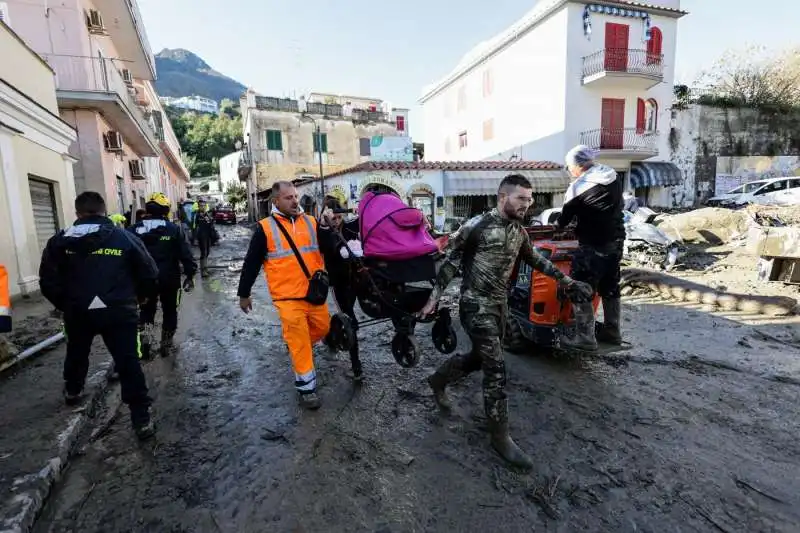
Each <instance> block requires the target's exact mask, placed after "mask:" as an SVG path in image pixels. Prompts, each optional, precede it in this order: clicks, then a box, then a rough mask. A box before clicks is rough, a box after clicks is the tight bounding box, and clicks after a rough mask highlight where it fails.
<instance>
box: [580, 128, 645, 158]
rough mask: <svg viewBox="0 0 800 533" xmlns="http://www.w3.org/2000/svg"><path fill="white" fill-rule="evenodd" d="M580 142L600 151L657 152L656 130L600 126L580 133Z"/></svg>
mask: <svg viewBox="0 0 800 533" xmlns="http://www.w3.org/2000/svg"><path fill="white" fill-rule="evenodd" d="M581 144H585V145H586V146H588V147H590V148H594V149H595V150H600V151H606V150H608V151H617V152H636V153H644V154H657V153H658V132H652V131H643V130H640V129H638V128H600V129H597V130H589V131H584V132H582V133H581Z"/></svg>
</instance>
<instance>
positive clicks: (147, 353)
mask: <svg viewBox="0 0 800 533" xmlns="http://www.w3.org/2000/svg"><path fill="white" fill-rule="evenodd" d="M154 328H155V325H154V324H141V325H139V343H140V344H139V357H140V358H141V359H142V360H144V361H152V360H153V352H152V346H153V329H154Z"/></svg>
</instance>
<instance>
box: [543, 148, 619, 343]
mask: <svg viewBox="0 0 800 533" xmlns="http://www.w3.org/2000/svg"><path fill="white" fill-rule="evenodd" d="M594 158H595V153H594V151H593V150H592V149H591V148H588V147H586V146H583V145H579V146H576V147H575V148H573V149H572V150H570V152H569V153H568V154H567V157H566V163H567V168H568V169H569V171H570V173H571V174H572V176H573V178H575V180H574V181H573V182H572V184H570V186H569V189H567V193H566V195H565V197H564V207H563V208H562V209H561V216H560V217H559V219H558V222H557V225H558V226H561V227H564V226H567V225H569V224H570V223H572V222H573V221H574V220H577V224H576V226H575V235H576V236H577V237H578V244H579V245H580V247H579V248H578V251H577V252H576V253H575V255H574V256H573V258H572V271H571V273H570V276H571V277H572V278H573V279H575V280H578V281H584V282H586V283H589V284H590V285H591V286H592V288H593V289H594V290H595V291H596V292H597V293H598V294H599V295H600V297H601V298H602V299H603V316H604V322H603V328H602V329H601V330H600V331H598V333H597V337H595V325H594V309H593V307H592V302H591V300H588V301H585V302H573V306H574V310H575V323H576V329H577V335H576V336H575V337H574V338H572V339H562V341H561V343H562V345H563V346H565V347H571V348H576V349H580V350H588V351H593V350H597V341H598V340H600V341H603V342H608V343H611V344H617V345H619V344H622V335H621V333H620V329H619V324H620V312H621V310H620V288H619V282H620V262H621V261H622V250H623V246H624V242H625V223H624V221H623V217H622V208H623V205H624V200H623V197H622V195H623V186H624V184H623V183H622V180H621V179H619V177H618V176H617V173H616V171H615V170H614V169H613V168H611V167H609V166H606V165H603V164H600V163H597V162H596V161H595V160H594Z"/></svg>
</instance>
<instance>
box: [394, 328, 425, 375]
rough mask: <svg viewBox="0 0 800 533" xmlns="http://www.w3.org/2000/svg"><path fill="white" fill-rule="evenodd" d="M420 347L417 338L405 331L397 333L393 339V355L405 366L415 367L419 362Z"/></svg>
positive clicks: (398, 362)
mask: <svg viewBox="0 0 800 533" xmlns="http://www.w3.org/2000/svg"><path fill="white" fill-rule="evenodd" d="M420 352H421V350H420V347H419V343H417V339H415V338H414V337H412V336H410V335H407V334H405V333H396V334H395V336H394V338H393V339H392V355H393V356H394V360H395V361H397V364H399V365H400V366H402V367H403V368H413V367H415V366H416V365H417V363H419V357H420Z"/></svg>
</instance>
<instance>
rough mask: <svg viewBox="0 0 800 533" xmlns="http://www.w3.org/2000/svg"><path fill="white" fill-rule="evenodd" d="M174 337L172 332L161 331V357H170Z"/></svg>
mask: <svg viewBox="0 0 800 533" xmlns="http://www.w3.org/2000/svg"><path fill="white" fill-rule="evenodd" d="M174 336H175V332H174V331H169V330H166V329H165V330H162V331H161V357H169V356H170V355H172V351H173V350H174V349H175V343H174V340H173V337H174Z"/></svg>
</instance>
